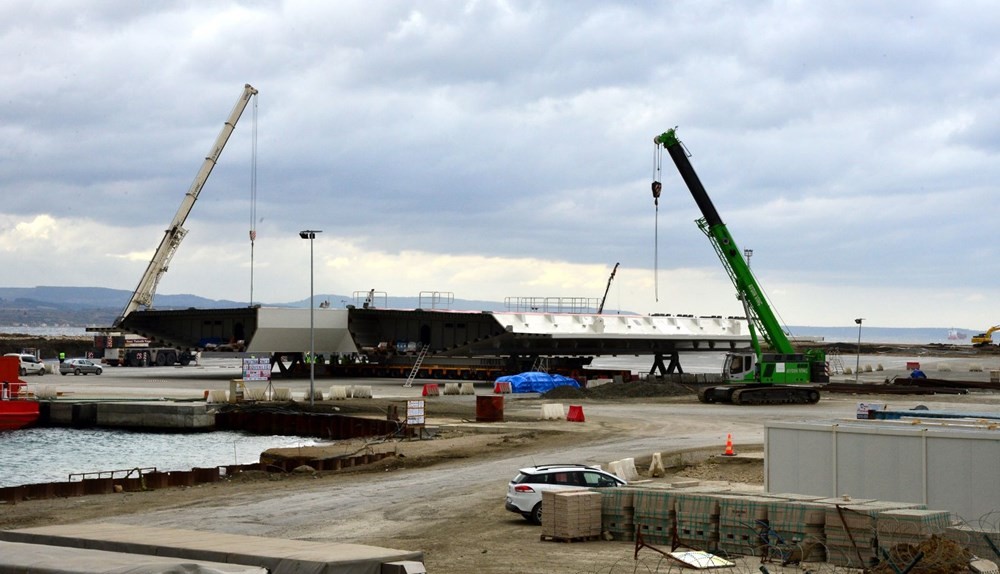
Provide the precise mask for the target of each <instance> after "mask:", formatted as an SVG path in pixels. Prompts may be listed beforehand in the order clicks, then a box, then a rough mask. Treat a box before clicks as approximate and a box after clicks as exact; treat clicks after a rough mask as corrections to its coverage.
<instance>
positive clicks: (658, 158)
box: [652, 143, 663, 302]
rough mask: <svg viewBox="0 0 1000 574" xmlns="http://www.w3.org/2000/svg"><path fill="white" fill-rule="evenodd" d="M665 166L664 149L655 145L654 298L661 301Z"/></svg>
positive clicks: (653, 185)
mask: <svg viewBox="0 0 1000 574" xmlns="http://www.w3.org/2000/svg"><path fill="white" fill-rule="evenodd" d="M662 164H663V148H662V147H661V146H660V144H658V143H654V144H653V184H652V191H653V207H654V208H655V209H656V214H655V216H654V218H653V297H654V299H655V300H656V301H657V302H659V301H660V191H661V190H662V189H663V185H662V184H661V183H660V167H661V165H662Z"/></svg>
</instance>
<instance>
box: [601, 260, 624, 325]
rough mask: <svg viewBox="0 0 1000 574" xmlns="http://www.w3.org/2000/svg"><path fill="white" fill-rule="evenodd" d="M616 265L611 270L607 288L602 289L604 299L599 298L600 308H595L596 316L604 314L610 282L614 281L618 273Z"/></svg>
mask: <svg viewBox="0 0 1000 574" xmlns="http://www.w3.org/2000/svg"><path fill="white" fill-rule="evenodd" d="M618 265H619V264H618V263H615V268H614V269H612V270H611V276H610V277H608V286H607V287H605V288H604V297H601V306H600V307H598V308H597V314H598V315H600V314H601V313H603V312H604V302H605V301H607V300H608V291H610V290H611V282H612V281H614V279H615V272H617V271H618Z"/></svg>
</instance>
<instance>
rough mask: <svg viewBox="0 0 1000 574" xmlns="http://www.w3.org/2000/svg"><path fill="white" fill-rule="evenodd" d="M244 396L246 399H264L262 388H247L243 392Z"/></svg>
mask: <svg viewBox="0 0 1000 574" xmlns="http://www.w3.org/2000/svg"><path fill="white" fill-rule="evenodd" d="M243 396H244V398H245V399H246V400H248V401H263V400H264V389H251V388H247V390H246V392H245V393H244V395H243Z"/></svg>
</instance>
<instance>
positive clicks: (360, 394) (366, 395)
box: [353, 385, 372, 399]
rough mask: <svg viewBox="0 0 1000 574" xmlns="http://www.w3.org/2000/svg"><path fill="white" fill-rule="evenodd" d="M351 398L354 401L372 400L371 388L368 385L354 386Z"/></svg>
mask: <svg viewBox="0 0 1000 574" xmlns="http://www.w3.org/2000/svg"><path fill="white" fill-rule="evenodd" d="M353 388H354V393H353V396H354V398H356V399H370V398H372V388H371V386H370V385H354V387H353Z"/></svg>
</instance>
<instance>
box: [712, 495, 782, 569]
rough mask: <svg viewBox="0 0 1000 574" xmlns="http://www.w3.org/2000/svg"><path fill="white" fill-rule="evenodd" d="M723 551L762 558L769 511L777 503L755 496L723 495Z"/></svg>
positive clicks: (720, 502)
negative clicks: (763, 536) (763, 537)
mask: <svg viewBox="0 0 1000 574" xmlns="http://www.w3.org/2000/svg"><path fill="white" fill-rule="evenodd" d="M718 498H719V548H718V549H719V551H720V552H724V553H726V554H731V555H740V556H747V555H749V556H760V555H761V554H762V552H763V551H764V550H765V548H763V547H764V546H765V544H764V542H763V540H764V539H762V534H765V535H766V533H767V517H768V514H767V509H768V506H769V505H770V504H772V503H773V502H774V501H773V500H772V499H770V498H765V497H763V496H754V495H725V494H723V495H719V497H718Z"/></svg>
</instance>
